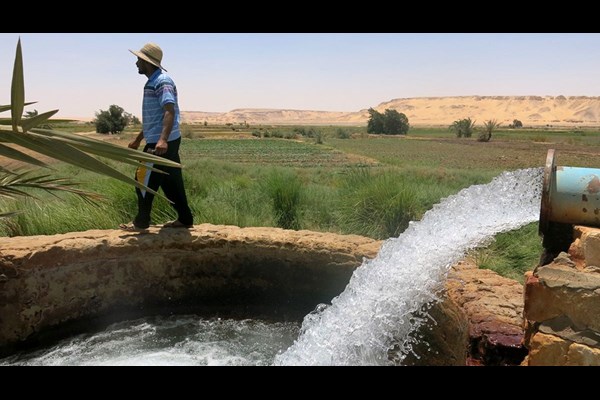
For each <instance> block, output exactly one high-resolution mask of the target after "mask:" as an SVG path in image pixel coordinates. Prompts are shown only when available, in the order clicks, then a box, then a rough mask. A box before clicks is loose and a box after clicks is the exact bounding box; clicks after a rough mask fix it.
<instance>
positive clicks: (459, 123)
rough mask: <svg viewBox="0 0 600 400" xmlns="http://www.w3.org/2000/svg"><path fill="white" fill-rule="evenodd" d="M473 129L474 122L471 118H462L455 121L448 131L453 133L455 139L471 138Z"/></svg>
mask: <svg viewBox="0 0 600 400" xmlns="http://www.w3.org/2000/svg"><path fill="white" fill-rule="evenodd" d="M474 127H475V121H472V120H471V118H470V117H469V118H464V119H459V120H456V121H454V122H453V123H452V125H450V126H449V129H450V130H452V131H454V133H455V134H456V137H459V138H460V137H471V135H472V134H473V128H474Z"/></svg>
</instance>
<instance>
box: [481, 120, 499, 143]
mask: <svg viewBox="0 0 600 400" xmlns="http://www.w3.org/2000/svg"><path fill="white" fill-rule="evenodd" d="M499 127H500V123H499V122H498V121H496V120H495V119H492V120H489V121H485V122H484V123H483V131H481V132H480V133H479V137H478V138H477V141H479V142H489V141H490V139H491V138H492V133H494V131H495V130H496V129H497V128H499Z"/></svg>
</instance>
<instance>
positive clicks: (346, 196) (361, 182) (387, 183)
mask: <svg viewBox="0 0 600 400" xmlns="http://www.w3.org/2000/svg"><path fill="white" fill-rule="evenodd" d="M340 199H342V200H341V205H340V210H339V213H340V225H341V226H343V227H344V228H345V229H347V231H348V232H352V233H356V234H359V235H364V236H368V237H371V238H375V239H387V238H390V237H397V236H399V235H400V233H402V232H403V231H404V230H405V229H406V228H407V227H408V223H409V222H410V221H411V220H414V219H415V218H416V217H417V215H418V213H419V203H420V200H419V196H418V194H417V192H416V190H415V189H414V187H413V185H410V184H407V182H404V181H403V180H402V179H399V177H398V175H395V174H392V173H389V172H384V173H380V174H377V175H373V174H372V173H371V172H370V170H369V169H366V168H354V169H351V170H350V171H349V172H348V174H347V176H346V179H345V182H344V188H343V189H342V193H341V196H340Z"/></svg>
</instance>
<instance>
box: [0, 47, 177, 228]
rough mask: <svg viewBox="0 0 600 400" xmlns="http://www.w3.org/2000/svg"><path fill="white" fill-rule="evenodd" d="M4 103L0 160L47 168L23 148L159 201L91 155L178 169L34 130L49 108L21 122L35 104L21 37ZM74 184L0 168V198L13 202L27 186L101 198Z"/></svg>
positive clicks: (153, 158)
mask: <svg viewBox="0 0 600 400" xmlns="http://www.w3.org/2000/svg"><path fill="white" fill-rule="evenodd" d="M10 100H11V104H9V105H0V112H5V111H11V118H10V119H7V122H8V123H9V124H7V125H3V124H0V156H4V157H7V158H10V159H13V160H17V161H20V162H23V163H26V164H30V165H33V166H37V167H44V168H50V166H49V165H47V164H46V163H44V162H43V161H41V160H40V159H39V158H36V157H34V156H31V155H28V154H26V153H25V152H23V151H22V149H27V150H30V151H33V152H35V153H39V154H43V155H45V156H48V157H51V158H53V159H56V160H60V161H63V162H66V163H68V164H71V165H75V166H78V167H80V168H84V169H87V170H90V171H93V172H96V173H99V174H102V175H106V176H109V177H112V178H115V179H118V180H120V181H123V182H126V183H128V184H131V185H134V186H136V187H138V188H140V189H143V190H147V191H148V192H150V193H153V194H155V195H158V196H161V197H163V198H164V196H162V195H160V194H158V193H156V192H155V191H153V190H151V189H150V188H148V187H146V186H145V185H143V184H141V183H139V182H137V181H136V180H135V179H133V178H131V177H128V176H126V175H124V174H122V173H121V172H119V171H117V170H116V169H114V168H112V167H110V166H109V165H108V164H106V163H104V162H102V161H100V160H98V159H97V158H95V157H93V156H92V155H94V156H101V157H105V158H108V159H112V160H117V161H119V162H123V163H125V164H130V165H134V166H138V165H139V164H140V163H141V162H145V163H154V164H160V165H167V166H170V167H176V168H181V165H180V164H178V163H175V162H173V161H169V160H167V159H165V158H162V157H158V156H155V155H152V154H148V153H144V152H142V151H138V150H134V149H130V148H125V147H121V146H117V145H114V144H111V143H107V142H103V141H100V140H96V139H92V138H87V137H83V136H79V135H75V134H71V133H66V132H59V131H56V130H51V129H41V128H37V127H38V126H40V125H41V124H43V123H44V122H46V121H47V120H48V119H49V118H50V117H51V116H53V115H54V114H56V113H57V112H58V110H52V111H48V112H44V113H41V114H39V113H38V114H37V115H35V116H32V117H30V118H22V117H21V116H22V115H23V108H24V107H25V106H26V105H29V104H34V103H35V102H29V103H26V102H25V84H24V78H23V57H22V53H21V39H19V41H18V42H17V50H16V55H15V63H14V67H13V76H12V85H11V99H10ZM149 169H150V170H152V171H155V172H158V173H164V172H162V171H160V170H158V169H156V168H153V167H149ZM75 185H77V184H76V183H75V182H71V181H70V180H69V179H67V178H52V177H50V175H37V176H35V175H33V171H31V170H23V169H19V170H11V169H9V168H7V167H6V166H2V165H0V197H5V198H13V199H14V198H17V197H23V196H25V197H34V196H33V195H32V194H31V193H29V192H27V191H25V190H27V189H28V188H29V189H41V190H45V191H48V192H50V193H52V192H55V191H59V192H70V193H74V194H76V195H79V196H82V197H83V198H85V199H86V200H89V201H94V200H95V199H99V198H101V196H100V195H98V194H96V193H91V192H87V191H84V190H80V189H77V188H76V187H75ZM34 198H35V197H34ZM11 215H14V212H7V211H2V210H0V217H7V216H11Z"/></svg>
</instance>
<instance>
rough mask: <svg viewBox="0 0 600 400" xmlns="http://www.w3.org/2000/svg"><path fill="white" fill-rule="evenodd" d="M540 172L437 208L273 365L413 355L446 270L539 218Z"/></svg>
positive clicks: (508, 177) (313, 318)
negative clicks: (502, 234)
mask: <svg viewBox="0 0 600 400" xmlns="http://www.w3.org/2000/svg"><path fill="white" fill-rule="evenodd" d="M541 177H542V169H541V168H530V169H523V170H518V171H513V172H504V173H502V174H501V175H499V176H498V177H496V178H494V179H493V180H492V182H490V183H489V184H486V185H474V186H471V187H468V188H466V189H463V190H462V191H460V192H459V193H457V194H456V195H453V196H449V197H447V198H445V199H444V200H443V201H442V202H441V203H439V204H436V205H435V206H434V207H433V208H432V209H431V210H429V211H428V212H427V213H425V215H424V216H423V218H422V219H421V220H420V221H418V222H411V224H410V225H409V227H408V228H407V229H406V230H405V231H404V232H403V233H402V234H401V235H400V236H399V237H398V238H392V239H388V240H386V241H385V242H384V243H383V245H382V247H381V250H380V251H379V254H378V255H377V257H375V258H374V259H372V260H366V261H365V262H364V263H363V265H362V266H360V267H359V268H357V269H356V270H355V271H354V274H353V275H352V278H351V279H350V282H349V283H348V286H347V287H346V289H345V290H344V292H342V293H341V294H340V295H339V296H337V297H336V298H334V299H333V300H332V302H331V305H330V306H325V305H320V306H319V307H318V308H317V309H316V310H315V311H314V312H312V313H310V314H308V315H307V316H306V317H305V318H304V321H303V323H302V327H301V332H300V336H299V337H298V339H297V340H296V341H295V342H294V344H293V345H292V346H291V347H290V348H288V349H287V350H286V351H285V352H283V353H281V354H278V355H277V356H276V357H275V360H274V364H275V365H386V364H390V363H392V361H391V360H390V358H389V356H388V352H389V351H390V350H391V349H392V347H394V346H395V349H394V350H396V349H398V350H399V351H398V352H397V353H396V354H397V357H398V360H397V361H398V362H402V360H403V359H404V358H405V357H406V355H407V354H408V353H410V352H411V351H412V344H413V343H414V342H415V340H416V339H415V337H414V334H415V332H416V331H417V330H418V328H419V327H420V326H421V325H423V324H424V323H426V322H427V320H428V316H427V313H426V310H427V308H428V306H429V305H431V304H432V302H435V301H437V300H439V299H438V295H439V293H440V292H441V290H442V289H443V286H444V281H445V279H446V276H447V274H448V271H449V269H450V267H451V266H452V265H454V264H455V263H457V262H458V261H459V260H460V259H461V258H463V257H464V255H465V253H466V252H467V250H469V249H472V248H474V247H476V246H478V245H480V244H482V243H483V242H485V241H486V240H488V239H489V238H491V237H492V236H493V235H495V234H497V233H499V232H503V231H509V230H512V229H516V228H519V227H521V226H523V225H525V224H528V223H530V222H533V221H536V220H537V219H538V217H539V207H540V196H541V187H542V179H541Z"/></svg>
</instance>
